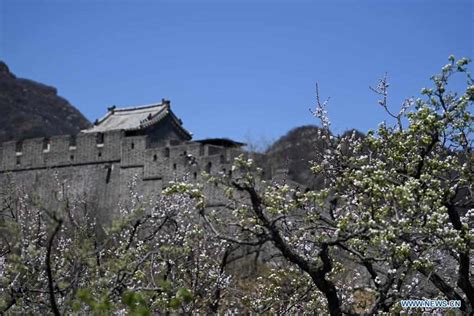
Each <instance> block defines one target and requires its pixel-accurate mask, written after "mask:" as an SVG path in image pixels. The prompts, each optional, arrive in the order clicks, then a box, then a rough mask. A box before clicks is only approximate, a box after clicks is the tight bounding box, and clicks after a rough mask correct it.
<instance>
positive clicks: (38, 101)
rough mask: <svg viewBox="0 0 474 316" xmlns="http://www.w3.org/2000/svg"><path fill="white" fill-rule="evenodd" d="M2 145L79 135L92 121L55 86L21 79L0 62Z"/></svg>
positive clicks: (0, 134) (0, 127)
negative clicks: (25, 140)
mask: <svg viewBox="0 0 474 316" xmlns="http://www.w3.org/2000/svg"><path fill="white" fill-rule="evenodd" d="M0 113H1V115H0V143H1V142H5V141H10V140H22V139H25V138H32V137H49V136H53V135H64V134H76V133H78V132H79V131H80V130H81V129H84V128H87V127H89V126H90V123H89V121H88V120H87V119H86V118H85V117H84V116H83V115H82V114H81V113H80V112H79V111H78V110H77V109H76V108H74V107H73V106H72V105H71V104H70V103H69V102H68V101H67V100H66V99H64V98H62V97H60V96H58V95H57V90H56V88H54V87H51V86H47V85H44V84H42V83H38V82H35V81H32V80H28V79H22V78H17V77H16V76H15V75H14V74H13V73H11V72H10V70H9V69H8V66H7V65H6V64H5V63H4V62H2V61H0Z"/></svg>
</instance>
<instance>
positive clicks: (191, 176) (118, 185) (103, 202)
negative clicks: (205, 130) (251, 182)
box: [0, 131, 241, 220]
mask: <svg viewBox="0 0 474 316" xmlns="http://www.w3.org/2000/svg"><path fill="white" fill-rule="evenodd" d="M240 153H241V151H240V150H238V149H235V148H226V147H220V146H214V145H203V144H201V143H197V142H183V143H179V142H176V141H172V140H170V141H167V142H166V143H163V145H162V146H156V144H153V143H151V142H150V140H149V139H148V137H147V136H125V134H124V133H123V132H120V131H114V132H106V133H103V134H101V133H96V134H79V135H77V136H76V137H73V136H58V137H51V138H50V139H45V138H35V139H28V140H25V141H23V142H22V143H17V142H7V143H3V144H2V146H1V147H0V185H5V184H6V183H7V182H14V183H16V184H18V185H21V186H23V187H25V188H26V189H27V190H28V191H29V192H32V194H35V195H37V196H38V197H39V198H41V199H42V200H44V201H49V200H53V199H52V198H51V197H52V194H54V192H56V191H57V188H58V185H59V186H60V185H62V184H66V185H67V192H68V194H71V195H73V196H81V197H83V198H84V199H85V200H86V201H87V202H88V203H92V205H96V206H97V217H98V218H99V219H103V220H106V219H108V218H110V216H113V215H114V214H116V211H117V209H118V208H117V206H118V204H119V203H120V202H126V200H127V199H128V198H129V196H130V195H129V191H130V188H129V184H130V182H131V181H132V180H133V179H135V182H136V187H135V190H136V191H137V192H138V193H139V194H141V195H143V196H145V197H146V196H153V195H156V194H160V192H161V190H162V189H163V188H165V187H166V186H167V185H168V183H169V182H170V181H173V180H181V179H183V178H187V179H188V180H189V181H200V180H201V173H202V172H203V171H206V172H209V173H211V174H213V173H217V172H225V173H229V171H230V168H231V165H232V161H233V158H234V157H236V156H237V155H239V154H240ZM205 190H206V191H207V193H208V195H209V196H210V197H211V199H213V200H215V201H217V200H219V196H218V193H217V189H216V188H215V187H214V186H213V185H208V186H206V188H205Z"/></svg>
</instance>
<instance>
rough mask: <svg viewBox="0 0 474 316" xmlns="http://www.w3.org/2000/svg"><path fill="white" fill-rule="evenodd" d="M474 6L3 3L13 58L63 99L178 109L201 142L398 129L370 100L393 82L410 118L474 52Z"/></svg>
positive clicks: (362, 0) (9, 58) (257, 0)
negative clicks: (318, 105)
mask: <svg viewBox="0 0 474 316" xmlns="http://www.w3.org/2000/svg"><path fill="white" fill-rule="evenodd" d="M473 12H474V7H473V1H454V0H449V1H448V0H446V1H436V0H434V1H432V0H431V1H428V0H424V1H420V0H410V1H408V0H407V1H401V0H400V1H380V0H377V1H368V0H358V1H355V0H354V1H342V0H339V1H337V0H336V1H298V0H295V1H290V0H288V1H269V0H268V1H265V0H254V1H249V0H243V1H237V0H235V1H231V0H228V1H224V0H222V1H190V0H189V1H184V0H183V1H179V0H178V1H171V0H169V1H157V0H156V1H140V0H136V1H88V0H77V1H68V0H62V1H59V0H57V1H53V0H50V1H41V0H35V1H22V0H0V59H1V60H4V61H5V62H6V63H7V64H8V65H9V67H10V69H11V70H12V71H13V72H14V73H15V74H16V75H17V76H19V77H24V78H30V79H33V80H37V81H40V82H43V83H46V84H50V85H53V86H55V87H57V88H58V91H59V94H60V95H61V96H64V97H65V98H67V99H68V100H69V101H70V102H71V103H72V104H73V105H74V106H76V107H77V108H78V109H79V110H80V111H81V112H82V113H84V114H85V116H86V117H87V118H88V119H89V120H91V121H93V120H94V119H96V118H98V117H101V116H102V115H103V114H104V113H105V111H106V107H107V106H110V105H114V104H115V105H117V106H132V105H140V104H149V103H153V102H157V101H160V100H161V99H162V98H167V99H170V100H171V105H172V108H173V110H174V112H175V113H176V114H177V115H178V116H179V117H181V118H182V119H183V121H184V124H185V126H186V127H187V128H188V129H189V130H190V131H192V132H193V133H194V136H195V139H199V138H205V137H230V138H233V139H236V140H243V141H248V140H249V139H250V140H251V141H257V142H258V141H261V140H262V139H264V140H267V141H268V140H272V139H276V138H278V137H279V136H281V135H283V134H285V133H286V132H287V131H288V130H290V129H291V128H293V127H296V126H300V125H304V124H316V123H318V122H317V121H316V120H315V119H314V118H313V117H312V116H311V114H310V113H309V111H308V109H309V108H310V107H313V106H314V103H315V94H314V86H315V83H316V82H318V83H319V86H320V92H321V95H322V97H331V101H330V105H329V109H328V110H329V114H330V117H331V121H332V127H333V130H334V131H335V132H336V133H341V132H343V131H344V130H346V129H349V128H357V129H359V130H361V131H367V130H368V129H370V128H375V127H376V126H377V125H378V123H379V122H381V121H383V120H384V119H385V118H386V115H385V114H384V112H383V111H382V109H381V108H380V107H379V106H377V97H376V96H375V95H374V94H373V93H372V92H371V91H370V90H369V89H368V86H369V85H376V83H377V79H378V78H380V77H381V76H382V75H383V74H384V73H385V72H387V73H388V76H389V81H390V83H391V86H390V89H391V92H390V93H391V94H390V99H389V101H390V103H391V105H392V106H393V107H397V106H399V105H400V104H401V102H402V101H403V100H404V98H406V97H410V96H417V95H418V92H419V91H420V89H421V88H422V87H424V86H427V85H428V84H429V77H430V75H432V74H434V73H436V72H437V71H438V70H439V69H440V68H441V67H442V66H443V65H444V64H445V63H446V62H447V57H448V56H449V55H450V54H454V55H455V56H457V57H461V56H467V57H471V58H472V57H474V56H473V55H474V54H473V38H474V34H473V33H474V24H473V23H474V22H473V21H474V19H473Z"/></svg>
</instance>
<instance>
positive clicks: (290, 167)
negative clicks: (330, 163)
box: [256, 125, 363, 189]
mask: <svg viewBox="0 0 474 316" xmlns="http://www.w3.org/2000/svg"><path fill="white" fill-rule="evenodd" d="M319 130H320V128H319V127H317V126H314V125H307V126H301V127H297V128H294V129H292V130H291V131H289V132H288V133H287V134H286V135H284V136H282V137H281V138H280V139H278V140H277V141H276V142H274V143H273V144H272V145H271V146H270V147H269V148H268V149H267V150H266V151H265V153H264V154H262V155H258V156H257V157H256V162H257V164H259V165H260V166H262V168H263V170H264V173H265V174H267V175H271V176H272V177H275V176H276V177H277V178H281V177H285V178H286V179H288V180H291V181H295V182H297V183H300V184H302V185H304V186H306V187H308V188H311V189H320V188H322V187H323V185H324V184H323V182H322V178H321V177H318V176H316V175H314V174H313V173H312V172H311V171H310V167H311V164H310V161H315V160H316V159H317V158H316V154H315V153H316V152H318V151H319V152H321V151H322V150H324V146H323V141H322V140H321V139H320V134H319V133H318V131H319ZM352 132H353V130H349V131H347V132H345V133H343V134H342V135H341V136H346V135H350V134H352ZM355 132H356V134H357V135H358V137H363V134H362V133H361V132H358V131H355Z"/></svg>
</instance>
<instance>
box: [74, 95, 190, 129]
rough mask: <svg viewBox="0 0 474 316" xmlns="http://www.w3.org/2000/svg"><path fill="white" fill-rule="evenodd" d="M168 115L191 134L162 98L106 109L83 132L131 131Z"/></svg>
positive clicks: (179, 126) (156, 121) (180, 127)
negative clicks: (154, 101)
mask: <svg viewBox="0 0 474 316" xmlns="http://www.w3.org/2000/svg"><path fill="white" fill-rule="evenodd" d="M168 115H170V116H171V118H172V119H173V122H174V123H175V124H176V125H177V127H178V128H179V129H181V130H182V131H183V132H184V133H185V134H186V135H188V136H191V133H189V132H188V131H187V130H185V129H184V128H183V127H182V126H181V120H179V119H178V118H177V117H176V116H175V115H174V114H173V112H171V109H170V103H169V101H166V100H162V102H161V103H159V104H150V105H142V106H136V107H130V108H115V107H111V108H109V109H108V112H107V114H106V115H105V116H104V117H103V118H101V119H100V120H98V121H97V122H96V123H95V124H94V126H93V127H91V128H89V129H86V130H83V131H82V132H83V133H102V132H107V131H113V130H125V131H133V130H140V129H143V128H146V127H148V126H150V125H153V124H156V123H158V122H160V121H161V120H162V119H163V118H165V117H166V116H168Z"/></svg>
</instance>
